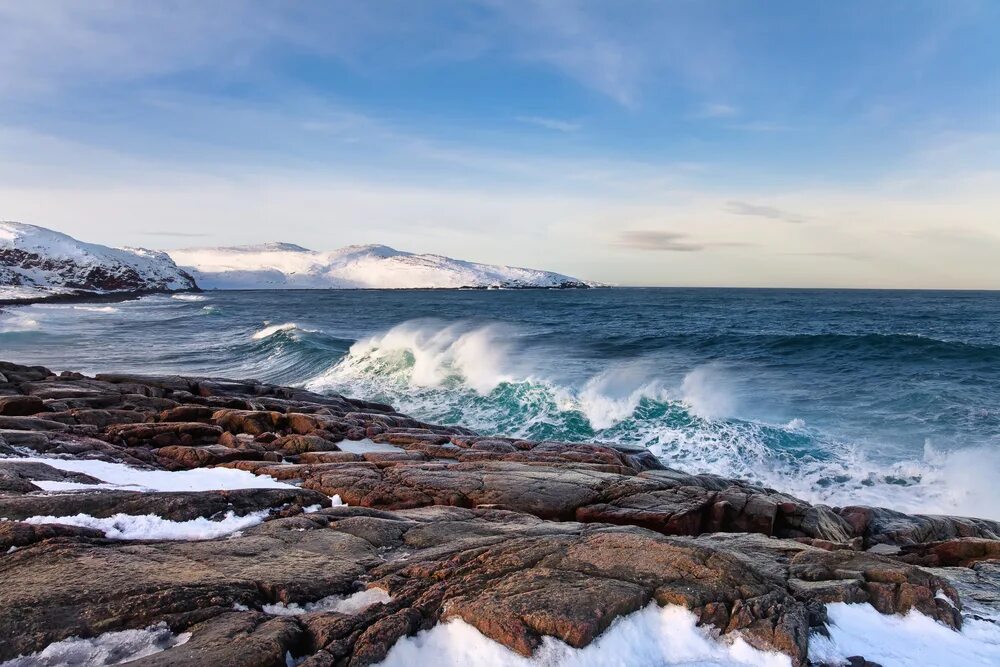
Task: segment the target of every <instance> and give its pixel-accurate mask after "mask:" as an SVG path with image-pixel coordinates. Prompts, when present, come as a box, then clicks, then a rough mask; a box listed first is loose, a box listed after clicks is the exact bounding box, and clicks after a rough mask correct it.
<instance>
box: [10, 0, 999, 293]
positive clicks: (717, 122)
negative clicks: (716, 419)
mask: <svg viewBox="0 0 1000 667" xmlns="http://www.w3.org/2000/svg"><path fill="white" fill-rule="evenodd" d="M998 19H1000V7H998V6H997V5H995V4H992V3H987V2H975V1H969V2H965V1H961V2H954V3H947V4H944V3H933V2H887V3H879V5H877V6H874V5H870V4H869V3H863V2H847V3H839V4H837V5H836V6H834V5H829V6H827V5H820V6H806V5H802V4H801V3H794V2H778V3H770V4H768V6H767V7H766V8H761V7H756V6H751V5H739V4H736V3H725V2H705V3H686V2H680V3H669V4H668V3H652V2H633V3H597V2H571V1H569V0H556V1H547V2H546V1H537V2H530V1H524V2H499V1H492V0H478V1H475V2H428V3H419V4H416V3H407V2H383V3H349V2H336V3H299V4H295V5H291V6H290V5H287V4H285V3H266V2H265V3H248V2H239V1H237V0H226V1H220V2H215V3H210V6H209V5H202V4H199V3H192V2H185V1H183V0H179V1H177V2H159V3H156V4H155V5H154V4H150V3H133V2H119V1H114V0H104V1H101V2H94V3H86V4H83V3H68V2H57V1H43V2H38V3H15V2H2V1H0V177H2V181H0V203H2V206H0V219H7V220H19V221H22V222H27V223H30V224H36V225H41V226H45V227H49V228H52V229H56V230H58V231H61V232H64V233H67V234H70V235H73V236H75V237H77V238H80V239H82V240H86V241H91V242H98V243H104V244H109V245H141V246H147V247H157V248H166V249H169V248H178V247H183V246H195V245H197V246H203V245H239V244H248V243H260V242H265V241H283V242H289V243H296V244H299V245H302V246H305V247H308V248H314V249H321V250H322V249H332V248H336V247H340V246H344V245H349V244H355V243H383V244H386V245H390V246H393V247H396V248H399V249H402V250H408V251H412V252H432V253H438V254H443V255H448V256H452V257H459V258H462V259H468V260H473V261H480V262H489V263H496V264H511V265H519V266H532V267H537V268H544V269H548V270H553V271H559V272H561V273H566V274H569V275H575V276H579V277H582V278H585V279H590V280H596V281H601V282H605V283H611V284H622V285H681V286H689V285H705V286H763V287H767V286H785V287H887V288H899V287H904V288H972V289H1000V271H998V270H997V269H996V264H997V259H998V258H1000V221H998V220H997V216H996V211H997V210H1000V164H998V156H1000V105H998V100H1000V75H998V72H1000V68H998V67H997V65H1000V52H998V51H997V50H996V48H995V40H996V36H997V35H996V26H997V25H1000V22H998Z"/></svg>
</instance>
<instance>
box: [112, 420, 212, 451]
mask: <svg viewBox="0 0 1000 667" xmlns="http://www.w3.org/2000/svg"><path fill="white" fill-rule="evenodd" d="M221 435H222V429H221V428H219V427H218V426H214V425H211V424H202V423H201V422H162V423H159V424H116V425H115V426H112V427H111V428H109V429H107V437H108V439H109V440H110V441H111V442H120V443H122V444H125V445H128V446H130V447H137V446H144V447H153V448H155V447H166V446H168V445H187V446H191V445H214V444H215V443H217V442H218V441H219V436H221Z"/></svg>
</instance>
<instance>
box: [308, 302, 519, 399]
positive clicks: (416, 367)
mask: <svg viewBox="0 0 1000 667" xmlns="http://www.w3.org/2000/svg"><path fill="white" fill-rule="evenodd" d="M511 332H512V330H511V329H510V327H506V326H504V325H499V324H490V325H486V326H480V327H473V326H471V325H469V324H468V323H455V324H445V323H442V322H438V321H434V320H412V321H409V322H404V323H403V324H399V325H397V326H395V327H393V328H391V329H389V330H388V331H387V332H385V333H384V334H380V335H377V336H372V337H370V338H366V339H364V340H360V341H358V342H357V343H355V344H354V345H352V346H351V349H350V350H349V351H348V353H347V355H346V356H345V357H344V358H343V359H341V360H340V362H338V363H337V365H336V366H334V367H333V368H332V369H330V371H328V372H327V373H325V374H324V375H323V376H321V377H320V378H317V379H315V380H313V381H311V382H310V383H308V385H307V386H309V387H310V388H312V389H323V388H325V387H328V386H330V384H336V383H340V382H344V381H349V380H351V379H354V378H358V377H369V378H370V377H372V376H381V377H383V378H385V379H386V380H388V381H390V382H395V383H397V384H403V385H409V386H411V387H440V386H442V385H444V384H446V383H449V382H454V383H460V384H465V385H466V386H468V387H470V388H472V389H473V390H475V391H476V392H479V393H480V394H486V393H489V392H490V391H491V390H492V389H494V388H495V387H496V386H497V385H499V384H500V383H501V382H505V381H510V380H512V379H513V375H512V374H511V373H509V372H508V370H507V369H506V367H507V366H508V364H509V358H508V345H507V337H508V336H509V335H510V334H511Z"/></svg>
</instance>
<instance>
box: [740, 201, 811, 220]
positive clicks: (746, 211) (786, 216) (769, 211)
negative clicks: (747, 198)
mask: <svg viewBox="0 0 1000 667" xmlns="http://www.w3.org/2000/svg"><path fill="white" fill-rule="evenodd" d="M725 210H726V211H727V212H729V213H733V214H735V215H748V216H753V217H757V218H767V219H768V220H778V221H780V222H789V223H792V224H795V225H799V224H802V223H804V222H808V221H809V218H807V217H806V216H804V215H799V214H798V213H792V212H791V211H786V210H784V209H780V208H777V207H775V206H766V205H763V204H751V203H749V202H744V201H729V202H726V208H725Z"/></svg>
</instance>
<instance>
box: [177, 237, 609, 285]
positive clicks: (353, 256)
mask: <svg viewBox="0 0 1000 667" xmlns="http://www.w3.org/2000/svg"><path fill="white" fill-rule="evenodd" d="M170 256H171V257H172V258H173V259H174V261H175V262H177V264H178V265H180V266H181V267H182V268H183V269H184V270H186V271H188V272H190V273H191V275H193V276H194V278H195V280H196V281H197V282H198V284H199V285H200V286H201V287H202V288H204V289H295V288H299V289H365V288H375V289H414V288H490V287H493V288H507V289H517V288H531V287H550V288H551V287H589V286H590V285H589V284H588V283H586V282H584V281H582V280H579V279H578V278H573V277H570V276H565V275H562V274H560V273H553V272H551V271H539V270H536V269H523V268H518V267H513V266H497V265H493V264H478V263H476V262H467V261H464V260H460V259H452V258H450V257H443V256H441V255H417V254H414V253H411V252H403V251H401V250H394V249H393V248H390V247H388V246H384V245H354V246H347V247H345V248H340V249H338V250H331V251H326V252H317V251H314V250H308V249H306V248H303V247H301V246H297V245H292V244H290V243H265V244H263V245H255V246H237V247H230V248H190V249H185V250H171V251H170Z"/></svg>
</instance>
